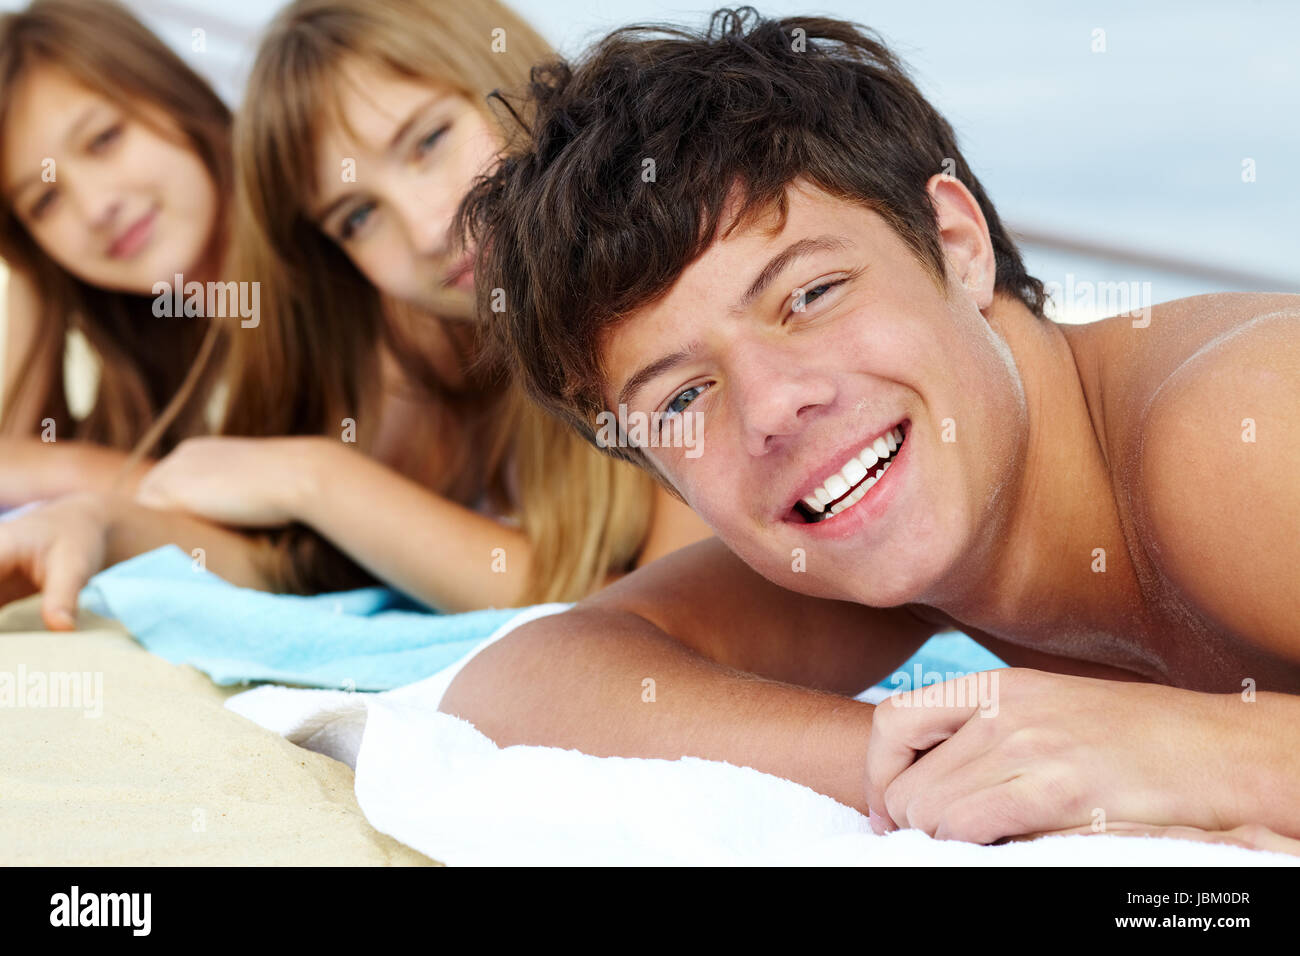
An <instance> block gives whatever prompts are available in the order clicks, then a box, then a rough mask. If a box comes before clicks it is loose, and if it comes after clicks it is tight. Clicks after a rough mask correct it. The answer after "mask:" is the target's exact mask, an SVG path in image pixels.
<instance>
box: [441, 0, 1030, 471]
mask: <svg viewBox="0 0 1300 956" xmlns="http://www.w3.org/2000/svg"><path fill="white" fill-rule="evenodd" d="M524 105H525V110H524V111H523V112H524V114H525V116H524V117H519V116H517V117H516V118H517V119H518V120H519V123H520V124H521V125H522V126H524V127H525V128H526V130H527V132H528V136H526V137H521V138H520V139H519V140H518V143H519V144H520V145H518V146H516V148H514V149H512V150H511V151H510V152H509V153H508V155H507V156H506V158H505V160H504V161H503V162H502V163H501V165H500V166H499V167H498V168H497V170H496V171H495V173H493V174H492V175H491V176H488V177H483V178H480V180H479V181H478V182H477V183H476V185H475V187H474V189H473V190H472V191H471V192H470V194H469V196H467V197H466V199H465V201H464V203H462V205H461V208H460V210H459V216H458V221H459V225H460V227H461V229H462V231H464V232H467V233H468V234H469V235H470V236H472V237H473V238H474V239H475V240H476V241H477V243H478V248H479V249H480V255H479V263H478V266H477V272H476V275H478V277H479V283H480V284H479V306H480V311H481V312H483V314H485V315H486V314H489V313H488V311H487V309H488V305H489V301H490V300H489V296H490V295H491V294H492V290H493V289H498V288H499V289H504V290H505V302H506V304H507V310H506V312H505V313H504V314H500V315H494V316H493V319H494V321H493V323H492V329H493V346H494V349H495V350H496V351H498V352H500V353H501V354H502V356H503V360H504V361H505V362H506V363H508V364H509V365H510V366H511V367H512V368H513V369H514V371H515V374H516V375H517V377H518V379H519V380H520V381H521V382H522V383H523V385H524V386H525V387H526V388H527V391H528V394H529V395H530V397H531V398H532V399H533V400H534V401H536V402H538V403H539V404H541V405H543V406H544V407H546V408H547V409H548V410H550V411H551V412H552V413H553V414H555V415H557V416H558V417H560V418H561V419H563V420H564V421H566V422H568V423H569V424H570V425H571V426H573V427H574V428H575V429H576V430H577V431H578V432H579V433H580V434H581V435H582V436H583V437H584V438H586V439H587V441H589V442H591V443H592V444H593V445H597V447H601V448H602V450H603V451H605V452H607V453H608V454H610V455H613V456H615V457H619V458H624V459H626V460H629V461H632V462H635V463H637V464H639V465H641V466H642V467H644V468H646V469H647V470H649V471H651V472H652V473H653V472H654V469H653V468H652V467H651V466H650V463H649V461H648V459H646V457H645V455H644V452H642V451H641V450H640V449H639V448H635V447H613V446H611V447H605V446H604V444H605V443H598V442H597V441H596V438H595V434H596V427H595V421H596V416H597V415H598V414H599V413H600V412H601V411H604V410H605V409H604V402H603V400H602V397H601V386H602V383H603V372H602V367H601V361H600V352H599V349H600V343H601V341H602V335H603V334H604V333H606V332H607V331H608V330H609V329H610V328H612V327H613V326H615V325H616V324H617V323H618V322H619V321H620V319H622V318H624V317H626V316H627V315H629V314H630V313H632V312H634V311H635V310H637V309H639V308H642V307H643V306H645V305H647V304H649V303H652V302H654V301H655V300H656V299H658V298H659V297H661V296H662V295H664V294H666V293H667V292H668V290H669V289H670V288H671V287H672V285H673V284H674V283H675V282H676V280H677V278H678V277H679V276H680V275H681V273H682V272H683V271H684V270H685V268H686V267H687V265H688V264H690V263H691V262H692V261H693V260H694V259H695V258H696V257H697V256H699V255H700V254H702V253H703V252H704V251H705V250H706V249H707V248H708V246H709V245H710V244H711V243H712V242H713V240H714V238H715V237H716V236H717V235H718V233H719V229H720V227H722V226H723V223H722V222H721V220H722V218H723V215H724V209H726V208H727V201H728V199H729V198H731V196H732V190H733V188H736V187H738V189H739V192H738V199H739V203H738V206H737V208H738V212H737V214H736V215H735V216H734V217H733V218H732V220H731V223H730V225H729V226H727V227H726V229H725V231H724V232H723V233H722V235H723V236H725V235H726V234H727V233H729V232H730V231H731V230H732V229H735V228H736V227H737V226H739V225H741V224H743V223H746V222H752V221H754V219H755V217H756V216H757V215H758V214H759V213H761V212H763V211H764V210H769V209H772V208H774V207H775V209H776V210H777V211H778V213H779V217H780V219H781V221H782V222H783V221H784V216H785V209H786V206H785V202H786V200H785V190H786V187H787V186H789V185H790V184H791V183H792V182H794V180H796V179H797V178H805V179H807V180H809V181H810V182H811V183H812V184H814V185H816V186H818V187H820V188H821V189H823V190H824V191H826V192H828V193H830V194H831V195H834V196H837V197H840V198H843V199H846V200H849V201H852V202H855V203H858V204H861V205H863V206H865V207H867V208H870V209H873V210H874V211H876V212H877V213H879V214H880V215H881V216H882V217H883V218H884V219H885V221H886V222H887V223H888V224H889V225H890V227H891V228H892V229H893V230H894V232H895V233H896V234H897V235H898V236H899V237H900V238H901V239H902V240H903V241H904V242H906V243H907V245H908V246H909V247H910V248H911V250H912V252H913V253H914V254H915V256H916V257H917V259H919V260H920V262H921V263H922V264H923V265H924V266H925V268H926V269H927V271H928V272H930V273H931V275H932V276H933V277H934V278H935V281H936V283H938V284H939V285H940V286H941V287H942V282H941V279H942V277H943V275H944V265H943V254H942V251H941V247H940V244H939V238H938V229H937V226H936V223H935V217H934V208H933V205H932V204H931V202H930V199H929V197H928V195H927V193H926V182H927V181H928V180H929V178H930V177H931V176H933V175H934V174H935V173H938V172H941V171H951V173H952V174H953V175H954V176H956V177H957V178H959V179H960V180H961V181H962V182H963V183H964V184H965V185H966V186H967V188H969V189H970V191H971V193H972V194H973V195H974V197H975V198H976V200H978V202H979V205H980V208H981V209H982V210H983V212H984V217H985V219H986V221H987V223H988V227H989V234H990V236H991V239H992V243H993V249H994V254H995V258H996V261H997V276H996V288H997V289H999V290H1001V291H1003V292H1005V293H1008V294H1010V295H1014V296H1015V297H1017V298H1018V299H1020V300H1021V301H1022V302H1024V304H1025V305H1026V306H1027V307H1028V308H1029V309H1030V310H1031V311H1032V312H1033V313H1034V314H1035V315H1037V316H1039V317H1040V318H1041V317H1042V316H1043V311H1042V310H1043V301H1044V295H1043V286H1042V283H1041V282H1039V281H1038V280H1037V279H1034V278H1032V277H1031V276H1029V275H1027V274H1026V272H1025V268H1024V264H1023V263H1022V261H1021V258H1020V253H1019V252H1018V251H1017V249H1016V246H1015V243H1014V242H1013V241H1012V239H1011V237H1010V236H1009V235H1008V234H1007V233H1006V231H1005V230H1004V229H1003V227H1002V223H1001V222H1000V220H999V219H998V216H997V213H996V212H995V211H994V209H993V204H992V203H991V202H990V201H989V199H988V197H987V196H986V195H985V193H984V190H983V187H981V186H980V183H979V180H978V179H976V178H975V175H974V174H973V173H972V172H971V171H970V168H969V167H968V166H967V165H966V161H965V159H963V158H962V155H961V151H960V150H959V149H958V148H957V141H956V137H955V136H954V134H953V131H952V128H951V127H950V126H949V125H948V123H947V121H945V120H944V119H943V117H942V116H940V115H939V114H938V113H937V112H936V111H935V109H934V108H933V107H932V106H931V105H930V104H929V103H928V102H927V101H926V100H925V98H924V97H923V96H922V95H921V93H920V91H919V90H917V88H916V86H915V85H914V84H913V83H912V81H911V80H910V79H909V78H908V76H907V73H906V72H905V71H904V68H903V66H902V65H901V64H900V63H899V61H898V60H897V59H896V58H895V57H894V55H893V54H892V53H891V52H890V51H889V50H888V49H887V48H886V47H885V45H884V43H883V42H881V41H880V40H879V39H878V38H877V37H876V36H875V35H874V34H873V33H871V32H870V31H868V30H867V29H865V28H863V27H859V26H857V25H855V24H851V23H846V22H844V21H840V20H830V19H820V18H813V17H808V18H789V19H783V20H769V19H764V18H762V17H760V16H759V15H758V14H757V13H756V11H754V10H753V9H752V8H749V7H744V8H741V9H739V10H719V11H717V12H716V13H714V14H713V16H712V17H711V19H710V22H709V24H708V26H707V28H706V29H705V30H704V31H703V32H700V33H692V32H688V31H685V30H680V29H675V28H672V27H666V26H654V25H639V26H631V27H626V28H624V29H621V30H617V31H615V32H614V33H612V34H610V35H609V36H608V37H606V38H605V39H604V40H602V41H601V42H600V43H598V44H597V45H596V46H595V47H594V48H593V49H592V50H590V51H589V52H588V53H587V55H586V56H585V57H584V58H583V59H582V60H580V61H579V62H578V63H577V64H576V65H574V66H570V65H568V64H566V63H563V62H556V63H553V64H550V65H547V66H541V67H538V68H536V69H534V70H533V72H532V78H531V83H530V85H529V97H528V100H527V101H526V103H525V104H524ZM646 158H651V159H653V160H654V163H655V166H656V176H655V181H654V182H650V183H648V182H645V181H643V180H642V169H643V165H642V164H643V162H644V161H645V159H646ZM949 161H950V162H949ZM539 224H544V228H543V227H540V226H539Z"/></svg>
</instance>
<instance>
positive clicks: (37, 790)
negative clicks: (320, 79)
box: [0, 599, 433, 866]
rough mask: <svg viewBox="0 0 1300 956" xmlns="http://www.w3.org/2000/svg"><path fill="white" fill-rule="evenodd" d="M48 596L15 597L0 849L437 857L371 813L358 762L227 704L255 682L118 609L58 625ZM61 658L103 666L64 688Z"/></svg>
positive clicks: (8, 860) (98, 856)
mask: <svg viewBox="0 0 1300 956" xmlns="http://www.w3.org/2000/svg"><path fill="white" fill-rule="evenodd" d="M35 602H36V599H28V600H25V601H19V602H16V603H14V604H12V605H9V606H8V607H6V608H4V609H3V610H0V863H4V864H9V865H32V864H36V865H77V866H85V865H143V866H147V865H155V864H163V865H217V866H226V865H276V864H290V865H297V866H313V865H325V866H328V865H393V866H422V865H423V866H428V865H433V861H431V860H429V859H428V858H427V857H425V856H423V855H422V854H420V853H417V852H416V851H415V850H412V849H411V848H409V847H407V846H405V845H403V844H401V843H398V842H397V841H395V840H393V839H392V838H390V837H387V836H385V835H383V834H381V833H379V832H378V831H376V830H375V829H374V828H372V827H371V826H370V825H369V824H368V823H367V822H366V819H365V816H364V815H363V814H362V812H361V810H360V808H359V807H358V806H357V802H356V798H355V796H354V793H353V773H352V770H351V768H350V767H348V766H347V765H346V764H342V763H339V762H338V761H336V760H331V759H329V758H328V757H324V756H321V755H320V754H316V753H312V752H310V751H307V750H303V749H301V748H299V747H296V746H294V745H293V744H290V743H289V742H288V741H286V740H284V739H283V738H282V737H280V736H278V735H276V734H273V733H271V732H270V731H267V730H265V729H263V728H261V727H259V726H257V725H256V724H253V723H252V722H250V721H248V720H246V719H244V718H243V717H240V716H239V715H238V714H235V713H232V712H231V711H228V710H226V709H225V708H224V707H223V706H222V702H223V701H224V700H225V699H226V698H227V697H229V696H230V695H231V694H234V693H237V692H239V691H240V690H242V689H244V688H240V687H234V688H221V687H217V686H216V685H215V684H213V683H212V682H211V681H210V680H209V679H208V678H207V677H206V676H205V675H203V674H202V673H200V672H199V671H196V670H194V669H193V668H190V667H180V666H177V665H174V664H171V663H168V662H167V661H165V660H163V659H162V658H160V657H156V656H154V655H153V654H150V653H148V652H147V651H145V650H144V649H143V648H142V647H140V645H138V644H137V643H135V641H133V640H132V639H131V637H130V636H129V635H128V634H127V633H126V632H125V631H124V630H123V629H122V628H121V626H120V625H119V624H117V623H116V622H112V621H106V620H104V619H101V618H94V617H91V616H88V615H87V616H84V617H83V620H82V621H81V629H80V630H79V631H77V632H76V633H64V634H53V633H49V632H45V631H42V630H40V623H39V616H38V610H37V604H36V603H35ZM56 672H61V673H64V674H69V673H73V672H75V673H77V674H78V675H85V674H89V675H90V676H89V677H85V676H78V677H76V678H69V683H67V684H65V685H64V686H63V687H62V688H61V691H62V695H61V696H60V697H59V699H58V700H55V699H54V697H55V693H54V691H53V688H55V687H56V686H57V684H56V682H55V677H54V675H55V673H56ZM6 675H8V676H6ZM20 675H21V676H22V682H21V683H22V688H18V684H19V676H20ZM96 675H98V676H96ZM97 682H98V683H99V686H100V687H101V688H102V690H101V692H100V693H99V694H98V695H97V694H96V693H95V686H96V683H97ZM6 684H7V687H8V692H7V693H5V692H4V688H5V686H6ZM42 684H44V685H45V686H46V687H47V688H51V689H50V690H48V691H47V692H46V695H45V696H46V699H45V701H44V705H43V706H39V705H40V704H41V703H42V701H41V697H40V696H38V695H39V693H40V692H39V691H38V690H36V689H35V688H36V687H37V686H39V685H42ZM74 686H75V688H76V691H77V693H79V694H81V695H84V696H81V697H80V698H79V699H74V698H73V697H72V696H71V690H72V688H73V687H74ZM15 689H25V690H26V693H25V694H24V695H22V696H19V695H18V694H16V693H14V691H15ZM54 703H59V704H62V705H63V706H51V704H54ZM71 704H75V706H71ZM96 711H100V714H99V715H98V716H95V715H94V714H95V712H96Z"/></svg>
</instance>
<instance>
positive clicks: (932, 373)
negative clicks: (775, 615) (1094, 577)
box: [601, 182, 1026, 607]
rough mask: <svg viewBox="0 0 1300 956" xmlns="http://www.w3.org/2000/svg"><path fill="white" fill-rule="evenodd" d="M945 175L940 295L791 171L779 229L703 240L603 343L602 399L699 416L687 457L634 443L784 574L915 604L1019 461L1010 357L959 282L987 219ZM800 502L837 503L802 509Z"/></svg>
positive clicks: (864, 220)
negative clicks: (663, 288) (698, 440)
mask: <svg viewBox="0 0 1300 956" xmlns="http://www.w3.org/2000/svg"><path fill="white" fill-rule="evenodd" d="M954 189H957V190H960V189H961V187H960V186H957V185H956V184H953V183H951V182H950V183H949V184H948V185H947V186H946V187H945V188H944V189H943V190H941V191H939V192H937V193H935V204H936V210H937V211H938V212H939V214H940V224H941V243H942V245H943V248H944V252H945V257H946V259H947V265H948V272H949V278H948V280H947V283H948V284H947V291H948V296H945V295H944V292H943V291H942V290H941V289H940V288H939V287H938V286H937V285H936V284H935V281H934V280H933V279H932V277H931V276H930V274H929V273H928V272H927V271H926V270H925V269H924V267H923V266H922V265H921V263H920V262H919V261H918V260H917V259H916V258H915V256H914V255H913V254H912V253H911V252H910V251H909V249H908V248H907V247H906V245H905V244H904V243H903V241H902V240H901V239H899V238H898V236H896V235H895V234H894V232H893V231H892V230H891V229H890V228H889V226H888V225H887V224H886V222H885V220H884V219H882V218H881V217H880V216H879V215H878V214H876V213H874V212H872V211H869V210H866V209H865V208H863V207H861V206H858V205H854V204H850V203H848V202H844V201H842V200H838V199H835V198H832V197H830V196H828V195H827V194H825V193H823V192H821V191H819V190H816V189H813V188H811V187H809V186H807V185H803V184H796V185H795V186H794V187H792V188H791V190H790V192H789V197H788V198H789V215H788V217H787V220H786V222H785V225H784V228H783V229H782V230H781V231H780V232H779V233H776V234H775V235H773V234H772V233H771V226H772V220H770V219H769V220H767V221H765V222H759V223H757V224H755V225H754V226H753V227H752V228H747V229H744V230H740V229H738V230H736V231H735V232H734V233H733V234H732V235H731V236H730V237H729V238H728V239H727V240H725V241H716V242H714V244H713V245H712V246H711V247H710V248H709V249H708V250H707V251H706V252H705V253H704V255H703V256H701V257H700V258H699V259H697V260H696V261H695V262H694V263H692V264H691V265H690V266H689V267H688V268H687V269H686V271H685V272H683V273H682V275H681V277H680V278H679V279H678V281H677V283H676V284H675V285H674V286H673V287H672V289H671V290H670V291H669V293H668V295H666V296H665V297H664V298H663V299H661V300H660V301H658V302H656V303H654V304H653V305H651V306H648V307H646V308H645V309H643V310H640V311H638V312H636V313H634V314H632V315H630V316H629V317H628V318H627V319H626V320H625V321H624V322H622V323H621V324H619V325H618V326H617V327H615V328H614V329H612V330H611V331H610V332H608V333H607V334H606V336H605V337H604V339H603V340H602V342H601V347H602V350H603V353H604V354H603V358H604V361H605V363H606V368H607V369H608V379H607V383H606V388H605V394H604V399H605V402H606V408H608V409H617V407H618V404H619V402H620V400H622V401H626V402H627V408H628V411H629V412H630V413H637V412H640V413H643V414H645V415H647V416H648V415H651V414H653V413H656V412H659V413H664V414H668V415H672V414H674V413H677V414H681V413H692V414H694V415H696V416H698V417H697V420H696V427H697V428H701V429H702V432H703V436H704V440H703V442H702V446H703V453H702V454H698V455H697V456H695V457H691V456H688V455H687V449H685V448H682V447H658V448H650V449H647V452H646V453H647V454H648V455H650V456H651V458H652V459H653V461H654V462H655V463H656V465H657V466H658V467H659V468H660V469H661V470H662V471H663V473H664V474H665V476H666V477H667V478H668V479H669V480H670V481H671V482H672V484H673V485H674V486H675V487H676V488H677V489H678V491H679V492H681V494H682V496H683V497H684V498H685V499H686V501H687V503H689V504H690V506H691V507H692V508H693V509H694V510H695V511H696V513H698V514H699V515H700V516H701V517H702V518H703V519H704V520H705V521H706V522H707V523H708V524H709V525H710V526H711V527H712V528H713V530H714V531H715V532H716V533H717V534H718V536H719V537H720V538H722V540H723V541H724V542H725V543H726V544H727V545H728V546H729V547H730V548H731V549H732V550H733V551H734V552H735V553H736V554H737V555H739V556H740V557H741V558H742V559H743V560H745V561H746V562H747V563H748V564H750V566H752V567H753V568H755V569H756V570H757V571H759V572H760V573H761V574H763V575H764V576H765V577H767V578H768V579H769V580H772V581H774V582H775V583H777V584H780V585H782V586H784V587H787V588H789V589H791V590H794V591H799V592H802V593H806V594H812V595H817V596H821V597H829V598H836V599H845V600H853V601H857V602H860V603H864V604H869V605H873V606H880V607H888V606H896V605H898V604H903V603H909V602H922V603H923V602H925V601H926V599H927V595H929V594H930V593H931V592H932V591H933V589H934V588H936V587H937V586H940V585H941V582H942V581H943V580H944V579H945V576H946V575H947V574H948V573H950V572H951V571H952V570H953V569H954V568H955V567H956V566H957V562H958V560H959V559H960V558H961V557H962V555H963V554H965V553H967V552H968V551H969V550H970V549H972V548H973V546H974V544H975V543H976V541H977V540H978V538H979V534H980V530H981V528H986V527H987V524H986V520H987V518H988V517H989V515H990V513H991V511H992V509H993V508H994V506H995V504H997V503H998V500H999V499H998V495H997V494H996V492H997V491H998V490H999V489H1001V488H1002V487H1003V486H1004V484H1005V482H1006V479H1007V476H1008V475H1010V474H1014V472H1015V470H1016V469H1018V468H1019V466H1020V464H1021V461H1022V460H1023V455H1024V435H1025V423H1026V418H1025V414H1026V413H1025V409H1024V402H1023V397H1022V396H1023V390H1022V389H1021V387H1020V381H1019V376H1018V373H1017V371H1016V368H1015V365H1014V362H1013V360H1012V358H1011V354H1010V351H1009V349H1008V348H1007V347H1006V345H1005V343H1004V342H1003V341H1002V339H1001V338H999V337H998V336H997V335H996V334H995V333H994V331H993V330H992V329H991V328H990V326H989V324H988V322H987V320H986V318H985V316H984V315H983V314H982V313H981V311H980V308H979V306H978V304H977V301H976V299H975V298H974V297H973V295H972V293H970V292H968V291H967V290H966V289H964V288H963V286H962V285H961V282H962V279H963V278H964V277H966V276H967V275H969V272H970V270H971V269H972V268H976V269H982V268H984V266H983V265H981V264H980V263H981V262H991V258H990V257H989V256H990V254H988V253H987V243H988V238H987V230H986V229H984V224H983V220H982V218H980V217H979V216H978V213H976V214H974V215H972V214H971V213H970V212H969V209H968V207H967V206H966V205H965V204H964V203H962V202H960V201H957V200H954V199H951V198H950V197H951V196H953V195H955V194H954V193H953V190H954ZM949 226H951V228H949ZM981 233H982V235H983V243H984V249H983V250H981V249H980V248H979V243H980V239H979V237H980V235H981ZM981 255H983V256H985V258H984V259H983V260H981V258H980V256H981ZM990 274H991V272H990ZM971 278H975V277H974V276H971ZM976 284H977V285H978V282H977V283H976ZM675 353H681V355H680V356H679V357H680V361H679V362H677V363H675V364H672V365H671V367H669V368H662V367H661V369H660V370H659V371H658V372H657V373H656V374H653V375H652V376H651V377H649V378H646V377H644V376H639V378H640V379H641V384H640V386H639V387H636V388H635V389H634V390H632V391H631V392H627V393H626V394H623V395H620V393H621V392H625V391H626V387H627V383H629V380H631V379H632V378H633V376H634V375H635V373H637V372H638V370H641V369H643V368H645V367H646V366H649V365H650V364H651V363H654V362H655V361H656V360H658V359H660V358H663V357H666V356H671V355H673V354H675ZM894 429H898V431H897V432H895V434H901V435H902V436H903V441H902V443H901V445H898V447H897V449H896V450H891V449H890V446H889V442H888V438H887V437H886V438H885V441H884V445H883V450H884V451H886V452H888V453H889V455H888V458H887V459H885V460H887V461H888V463H889V467H888V470H885V471H883V472H880V471H879V469H880V468H881V467H882V462H881V461H875V462H873V461H872V457H873V455H874V454H875V449H874V448H873V443H874V441H875V439H877V438H880V437H884V436H887V435H888V433H890V432H891V431H893V430H894ZM869 448H872V451H870V452H868V451H867V449H869ZM864 453H865V454H864ZM853 459H857V461H858V462H860V463H861V464H860V465H855V464H853V463H852V460H853ZM864 472H865V476H864ZM877 474H879V477H878V478H877V479H876V481H875V483H874V484H871V480H872V476H873V475H877ZM864 489H865V491H864ZM804 499H810V500H811V502H815V503H817V504H822V505H823V510H822V514H829V513H830V512H832V511H834V512H836V513H834V514H832V515H831V516H830V517H826V518H823V519H822V520H818V521H815V522H810V521H808V520H807V519H806V517H805V514H803V513H801V511H804V509H807V513H808V514H816V513H817V511H816V507H815V506H812V507H809V506H806V505H805V506H800V507H796V505H797V504H799V503H800V502H801V501H802V500H804ZM845 505H847V507H844V506H845Z"/></svg>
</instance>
